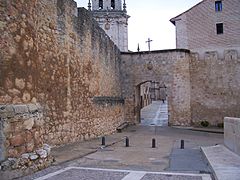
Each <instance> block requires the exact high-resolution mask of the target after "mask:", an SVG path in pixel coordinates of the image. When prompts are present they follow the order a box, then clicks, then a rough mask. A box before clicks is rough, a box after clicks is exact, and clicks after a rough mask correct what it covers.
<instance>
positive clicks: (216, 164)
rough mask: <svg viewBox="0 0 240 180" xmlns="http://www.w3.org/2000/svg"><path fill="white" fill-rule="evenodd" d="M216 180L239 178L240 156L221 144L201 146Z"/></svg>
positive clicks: (236, 179) (234, 179)
mask: <svg viewBox="0 0 240 180" xmlns="http://www.w3.org/2000/svg"><path fill="white" fill-rule="evenodd" d="M201 149H202V151H203V153H204V155H205V156H206V158H207V160H208V162H209V164H210V165H211V168H212V169H213V171H214V173H213V174H214V176H215V179H216V180H239V179H240V156H238V155H237V154H235V153H233V152H232V151H230V150H229V149H227V148H226V147H225V146H223V145H217V146H211V147H202V148H201Z"/></svg>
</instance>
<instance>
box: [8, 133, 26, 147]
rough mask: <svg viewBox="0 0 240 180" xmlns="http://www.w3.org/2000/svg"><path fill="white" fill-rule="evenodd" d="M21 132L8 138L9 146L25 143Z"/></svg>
mask: <svg viewBox="0 0 240 180" xmlns="http://www.w3.org/2000/svg"><path fill="white" fill-rule="evenodd" d="M24 138H25V137H24V135H23V134H18V135H15V136H13V137H12V138H10V139H9V141H10V144H11V146H20V145H23V144H24V143H25V140H24Z"/></svg>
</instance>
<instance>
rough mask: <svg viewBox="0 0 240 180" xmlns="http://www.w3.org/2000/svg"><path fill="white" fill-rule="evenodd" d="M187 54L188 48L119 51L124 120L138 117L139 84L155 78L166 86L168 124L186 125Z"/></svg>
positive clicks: (188, 78)
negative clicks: (133, 51) (135, 51)
mask: <svg viewBox="0 0 240 180" xmlns="http://www.w3.org/2000/svg"><path fill="white" fill-rule="evenodd" d="M190 58H191V55H190V51H187V50H162V51H154V52H140V53H122V56H121V72H122V81H123V84H122V85H123V97H124V98H125V115H126V117H125V118H126V119H127V121H130V122H131V121H133V122H134V123H138V122H139V121H140V116H139V112H140V107H141V105H140V103H141V100H140V85H141V84H143V83H145V82H158V83H159V84H165V86H166V91H167V94H168V104H169V113H170V117H169V118H170V124H171V125H182V126H189V125H190V124H191V107H190V94H191V86H190V72H189V66H190V64H189V63H190ZM149 63H150V64H151V68H149ZM132 97H134V98H132Z"/></svg>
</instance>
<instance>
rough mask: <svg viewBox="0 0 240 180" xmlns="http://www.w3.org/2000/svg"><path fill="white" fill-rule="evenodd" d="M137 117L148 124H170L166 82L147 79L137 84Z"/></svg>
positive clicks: (143, 123)
mask: <svg viewBox="0 0 240 180" xmlns="http://www.w3.org/2000/svg"><path fill="white" fill-rule="evenodd" d="M136 93H137V98H136V107H137V110H138V111H137V118H138V120H139V123H140V124H142V125H146V126H168V99H167V87H166V86H165V84H164V83H160V82H154V81H147V82H144V83H141V84H139V85H138V86H137V90H136Z"/></svg>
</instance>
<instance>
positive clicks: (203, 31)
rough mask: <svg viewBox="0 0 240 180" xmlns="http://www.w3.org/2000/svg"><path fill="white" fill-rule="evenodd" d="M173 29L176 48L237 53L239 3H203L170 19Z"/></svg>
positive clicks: (239, 46) (208, 0) (234, 0)
mask: <svg viewBox="0 0 240 180" xmlns="http://www.w3.org/2000/svg"><path fill="white" fill-rule="evenodd" d="M170 21H171V22H172V23H173V24H174V25H175V26H176V42H177V44H176V46H177V48H184V49H189V50H191V51H193V52H198V53H199V54H200V55H201V56H203V55H204V52H206V51H217V52H218V53H219V56H220V57H221V58H223V54H224V51H225V50H231V49H234V50H237V51H238V52H240V2H239V0H203V1H201V2H200V3H198V4H197V5H195V6H193V7H192V8H190V9H189V10H187V11H185V12H183V13H182V14H180V15H178V16H176V17H174V18H172V19H171V20H170Z"/></svg>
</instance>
